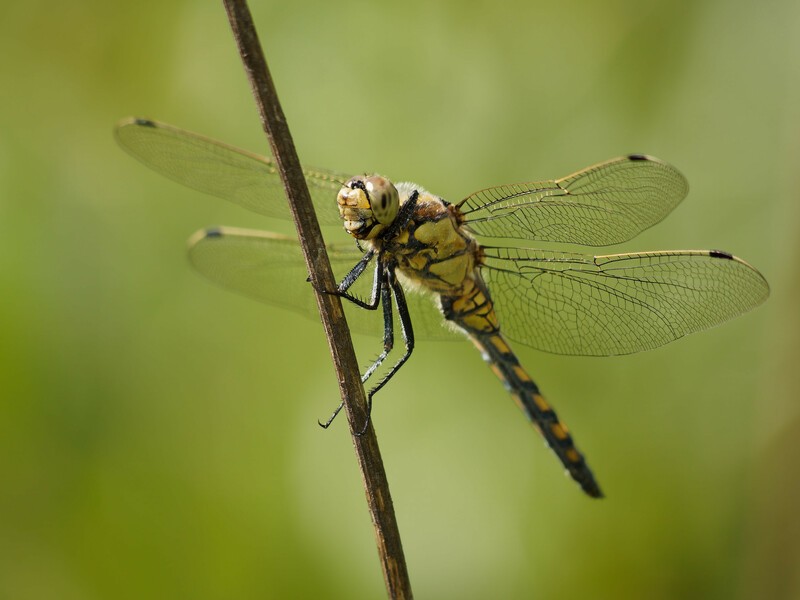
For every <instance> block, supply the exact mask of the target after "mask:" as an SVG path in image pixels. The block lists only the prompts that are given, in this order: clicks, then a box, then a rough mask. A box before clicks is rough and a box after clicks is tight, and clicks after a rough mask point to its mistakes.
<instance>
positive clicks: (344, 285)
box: [317, 250, 394, 429]
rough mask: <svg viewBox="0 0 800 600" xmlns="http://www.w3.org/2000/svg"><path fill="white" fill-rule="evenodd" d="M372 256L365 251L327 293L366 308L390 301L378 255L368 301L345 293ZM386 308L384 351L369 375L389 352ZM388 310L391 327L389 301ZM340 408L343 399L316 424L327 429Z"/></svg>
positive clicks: (372, 307)
mask: <svg viewBox="0 0 800 600" xmlns="http://www.w3.org/2000/svg"><path fill="white" fill-rule="evenodd" d="M374 256H375V251H373V250H370V251H369V252H367V253H366V254H365V255H364V256H363V257H362V258H361V260H359V261H358V262H357V263H356V265H355V266H354V267H353V268H352V269H350V272H349V273H348V274H347V275H345V277H344V279H342V281H341V283H340V284H339V285H338V286H337V288H336V291H335V292H328V293H331V294H336V295H337V296H339V297H341V298H344V299H346V300H349V301H350V302H352V303H353V304H355V305H356V306H359V307H361V308H365V309H367V310H376V309H377V308H378V305H379V304H380V302H381V298H382V297H384V298H389V300H390V301H391V296H390V295H389V293H388V287H387V286H385V285H384V282H383V280H384V276H383V274H384V268H383V263H382V262H381V260H380V257H378V261H377V264H376V265H375V277H374V279H373V280H372V292H371V293H370V299H369V302H365V301H363V300H362V299H360V298H357V297H355V296H352V295H350V294H348V293H347V290H348V289H350V287H351V286H352V285H353V284H354V283H355V282H356V280H357V279H358V278H359V277H360V276H361V275H362V274H363V273H364V270H365V269H366V268H367V265H368V264H369V262H370V261H371V260H372V258H373V257H374ZM384 288H385V291H384ZM386 310H387V308H386V302H384V308H383V313H384V336H383V339H384V351H383V353H381V355H380V356H379V357H378V361H376V362H377V364H373V366H372V367H370V369H368V370H367V373H369V375H371V374H372V372H373V371H375V369H377V368H378V366H380V363H381V362H383V359H384V358H386V355H387V354H388V353H389V350H391V347H390V348H389V349H388V350H387V349H386V340H387V332H386V325H385V322H386ZM388 310H389V323H390V325H389V328H390V329H391V310H392V308H391V303H390V304H389V308H388ZM388 333H389V338H390V345H391V344H393V343H394V334H393V332H391V331H389V332H388ZM369 375H366V377H369ZM366 377H365V376H362V377H361V383H364V382H365V381H366ZM342 408H344V401H342V402H340V403H339V406H337V407H336V410H334V411H333V414H332V415H331V416H330V418H328V420H327V421H325V422H324V423H323V422H321V421H317V424H319V426H320V427H322V428H323V429H327V428H328V427H330V425H331V423H333V420H334V419H335V418H336V416H337V415H338V414H339V413H340V412H341V410H342Z"/></svg>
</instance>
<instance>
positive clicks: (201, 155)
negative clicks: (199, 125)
mask: <svg viewBox="0 0 800 600" xmlns="http://www.w3.org/2000/svg"><path fill="white" fill-rule="evenodd" d="M115 134H116V138H117V141H118V142H119V144H120V145H121V146H122V147H123V148H124V149H125V150H126V151H127V152H129V153H130V154H131V155H133V156H134V157H135V158H137V159H138V160H140V161H141V162H143V163H144V164H145V165H147V166H148V167H150V168H151V169H153V170H154V171H156V172H158V173H161V174H162V175H165V176H167V177H169V178H170V179H173V180H174V181H177V182H178V183H182V184H183V185H186V186H188V187H190V188H192V189H195V190H198V191H201V192H204V193H207V194H211V195H213V196H218V197H220V198H223V199H225V200H230V201H231V202H233V203H235V204H238V205H239V206H242V207H244V208H246V209H248V210H252V211H253V212H256V213H259V214H262V215H266V216H268V217H277V218H281V219H288V218H291V215H290V213H289V207H288V205H287V203H286V195H285V193H284V190H283V184H282V183H281V178H280V176H279V174H278V171H277V166H276V165H275V162H274V161H273V160H272V159H271V158H267V157H263V156H258V155H256V154H251V153H250V152H247V151H245V150H240V149H239V148H235V147H233V146H229V145H228V144H225V143H223V142H219V141H217V140H213V139H211V138H207V137H205V136H202V135H199V134H196V133H192V132H190V131H185V130H183V129H178V128H177V127H173V126H171V125H167V124H166V123H159V122H156V121H148V120H144V119H128V120H125V121H123V122H121V123H120V124H119V125H118V126H117V128H116V131H115ZM303 174H304V175H305V178H306V182H307V183H308V189H309V192H310V193H311V199H312V200H313V202H314V206H315V207H316V210H317V217H318V218H319V222H320V223H321V224H323V225H341V219H340V218H339V215H338V212H337V208H336V194H337V193H338V191H339V189H340V188H341V186H342V182H344V181H346V180H347V179H349V177H350V176H349V175H345V174H342V173H336V172H334V171H326V170H323V169H304V170H303Z"/></svg>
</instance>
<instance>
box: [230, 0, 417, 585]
mask: <svg viewBox="0 0 800 600" xmlns="http://www.w3.org/2000/svg"><path fill="white" fill-rule="evenodd" d="M223 4H224V5H225V10H226V12H227V13H228V20H229V21H230V24H231V28H232V29H233V34H234V37H235V38H236V43H237V46H238V48H239V54H240V56H241V58H242V62H243V64H244V68H245V71H246V72H247V77H248V79H249V80H250V84H251V86H252V88H253V94H254V96H255V99H256V103H257V104H258V109H259V113H260V115H261V121H262V124H263V126H264V131H266V133H267V137H268V138H269V142H270V146H271V147H272V155H273V156H274V157H275V162H276V163H277V165H278V169H279V171H280V174H281V178H282V179H283V184H284V187H285V188H286V193H287V195H288V197H289V205H290V207H291V210H292V214H293V216H294V220H295V225H296V227H297V233H298V236H299V239H300V245H301V246H302V249H303V254H304V255H305V260H306V265H307V267H308V271H309V273H310V275H311V281H312V282H314V284H315V287H316V288H317V289H325V290H332V289H336V281H335V280H334V278H333V272H332V271H331V266H330V262H329V261H328V255H327V252H326V251H325V244H324V242H323V240H322V234H321V232H320V229H319V224H318V222H317V218H316V215H315V213H314V207H313V205H312V204H311V198H310V196H309V194H308V188H307V186H306V181H305V179H304V178H303V172H302V170H301V167H300V161H299V159H298V157H297V152H296V151H295V148H294V143H293V142H292V138H291V136H290V134H289V128H288V126H287V124H286V118H285V117H284V115H283V111H282V109H281V107H280V104H279V102H278V96H277V93H276V91H275V86H274V84H273V82H272V78H271V77H270V74H269V71H268V69H267V63H266V60H265V59H264V55H263V52H262V50H261V44H260V43H259V41H258V36H257V34H256V30H255V26H254V25H253V20H252V17H251V15H250V10H249V9H248V7H247V3H246V2H245V1H244V0H223ZM334 201H335V199H334V198H331V202H334ZM310 287H311V286H309V288H310ZM309 293H311V289H309ZM316 294H317V304H318V306H319V311H320V316H321V317H322V325H323V327H324V329H325V334H326V336H327V338H328V345H329V346H330V350H331V355H332V357H333V363H334V367H335V369H336V374H337V376H338V380H339V391H340V393H341V397H342V399H343V400H344V406H345V412H346V414H347V420H348V422H349V424H350V433H351V435H352V437H353V445H354V447H355V450H356V456H357V458H358V464H359V468H360V469H361V476H362V479H363V481H364V488H365V489H366V495H367V504H368V506H369V511H370V515H371V517H372V522H373V526H374V528H375V536H376V538H377V544H378V554H379V556H380V561H381V565H382V567H383V575H384V580H385V582H386V589H387V592H388V595H389V597H390V598H411V597H412V594H411V583H410V580H409V578H408V570H407V568H406V563H405V557H404V556H403V547H402V544H401V542H400V532H399V529H398V527H397V519H396V517H395V514H394V507H393V505H392V497H391V495H390V494H389V483H388V481H387V479H386V472H385V471H384V468H383V461H382V460H381V455H380V450H379V448H378V441H377V438H376V436H375V431H374V429H373V427H372V425H370V427H369V428H368V429H367V431H366V433H364V435H357V432H358V431H360V430H361V428H362V427H363V424H364V422H365V419H366V418H367V415H366V410H365V409H366V399H365V395H364V386H363V385H362V384H361V377H360V374H359V366H358V362H357V360H356V355H355V351H354V350H353V343H352V340H351V338H350V331H349V329H348V327H347V322H346V321H345V317H344V311H343V310H342V304H341V301H340V299H339V297H338V296H334V295H332V294H324V293H319V292H317V293H316Z"/></svg>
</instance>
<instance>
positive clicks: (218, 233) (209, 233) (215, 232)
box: [206, 227, 223, 238]
mask: <svg viewBox="0 0 800 600" xmlns="http://www.w3.org/2000/svg"><path fill="white" fill-rule="evenodd" d="M222 235H223V234H222V230H221V229H220V228H219V227H212V228H211V229H206V237H207V238H216V237H222Z"/></svg>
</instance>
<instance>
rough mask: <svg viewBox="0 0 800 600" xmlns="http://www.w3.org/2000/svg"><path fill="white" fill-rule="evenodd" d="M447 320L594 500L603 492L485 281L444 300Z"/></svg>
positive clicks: (475, 282) (467, 286) (443, 305)
mask: <svg viewBox="0 0 800 600" xmlns="http://www.w3.org/2000/svg"><path fill="white" fill-rule="evenodd" d="M441 303H442V310H443V312H444V314H445V317H446V318H447V319H449V320H451V321H453V322H454V323H456V324H457V325H459V326H460V327H462V328H463V329H464V330H465V331H466V332H467V333H468V334H469V336H470V339H471V340H472V343H473V344H475V346H476V347H477V348H478V350H480V351H481V354H482V356H483V358H484V360H486V362H487V363H489V366H490V367H491V369H492V371H494V373H495V375H497V377H498V378H499V379H500V380H501V381H502V382H503V385H505V387H506V389H508V391H509V392H510V393H511V396H512V397H513V398H514V400H515V401H516V403H517V405H518V406H519V407H520V408H521V409H522V412H524V413H525V414H526V415H527V417H528V419H530V421H531V422H532V423H533V424H534V425H535V426H536V428H537V429H538V430H539V431H540V432H541V434H542V436H544V439H545V441H546V442H547V445H548V446H550V448H551V449H552V450H553V452H555V454H556V456H558V458H559V459H560V460H561V462H562V463H563V465H564V467H565V468H566V469H567V471H568V472H569V474H570V475H571V476H572V478H573V479H574V480H575V481H577V482H578V484H579V485H580V486H581V488H582V489H583V491H584V492H586V493H587V494H588V495H589V496H592V497H593V498H600V497H602V496H603V493H602V492H601V491H600V487H599V486H598V485H597V482H596V481H595V478H594V475H593V474H592V471H591V470H590V469H589V466H588V465H587V464H586V460H585V459H584V458H583V455H582V454H581V453H580V452H579V451H578V449H577V448H576V447H575V444H574V442H573V441H572V436H571V435H570V434H569V431H568V430H567V428H566V426H564V425H563V424H562V423H561V422H560V421H559V419H558V415H556V413H555V411H554V410H553V409H552V408H551V407H550V405H549V404H548V403H547V401H546V400H545V399H544V398H543V397H542V395H541V393H540V392H539V388H538V386H537V385H536V384H535V383H534V382H533V380H532V379H531V377H530V375H528V373H527V371H525V369H523V368H522V366H521V365H520V364H519V360H518V359H517V357H516V355H515V354H514V352H513V351H512V350H511V347H510V346H509V345H508V343H507V342H506V340H505V339H504V338H503V336H502V335H501V333H500V326H499V323H498V320H497V315H496V314H495V312H494V306H493V304H492V301H491V299H490V298H489V295H488V291H487V290H486V287H485V285H484V284H483V282H482V281H481V280H479V279H478V280H473V281H471V282H468V283H467V285H465V288H464V294H463V295H461V296H459V297H442V298H441Z"/></svg>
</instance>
